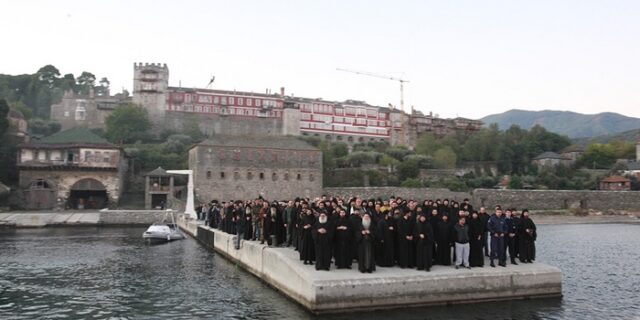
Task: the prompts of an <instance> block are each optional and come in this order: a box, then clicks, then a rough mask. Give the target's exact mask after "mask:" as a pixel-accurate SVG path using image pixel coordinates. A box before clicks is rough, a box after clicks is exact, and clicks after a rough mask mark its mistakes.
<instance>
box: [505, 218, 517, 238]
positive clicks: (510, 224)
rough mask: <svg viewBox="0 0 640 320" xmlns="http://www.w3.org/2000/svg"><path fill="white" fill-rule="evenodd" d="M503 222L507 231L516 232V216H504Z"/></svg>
mask: <svg viewBox="0 0 640 320" xmlns="http://www.w3.org/2000/svg"><path fill="white" fill-rule="evenodd" d="M504 222H505V224H506V228H507V231H506V232H507V233H515V234H518V220H516V218H513V217H511V218H505V219H504Z"/></svg>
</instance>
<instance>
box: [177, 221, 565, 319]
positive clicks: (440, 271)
mask: <svg viewBox="0 0 640 320" xmlns="http://www.w3.org/2000/svg"><path fill="white" fill-rule="evenodd" d="M178 224H179V225H180V227H181V228H182V229H183V230H184V231H185V232H187V233H189V234H190V235H192V236H193V237H195V238H196V239H198V240H199V241H200V242H202V243H203V244H204V245H205V246H207V247H210V248H213V249H214V250H215V251H216V252H218V253H220V254H222V255H224V256H225V257H227V258H228V259H229V260H231V261H232V262H235V263H238V264H239V265H241V266H242V267H243V268H244V269H246V270H247V271H249V272H251V273H252V274H254V275H255V276H256V277H258V278H260V279H262V280H263V281H265V282H266V283H268V284H269V285H271V286H272V287H274V288H276V289H277V290H279V291H281V292H282V293H283V294H285V295H286V296H288V297H289V298H291V299H293V300H295V301H296V302H298V303H299V304H301V305H302V306H304V307H305V308H307V309H308V310H310V311H311V312H313V313H316V314H323V313H339V312H349V311H357V310H360V309H366V310H369V311H370V310H375V309H390V308H400V307H412V306H429V305H446V304H458V303H471V302H486V301H495V300H513V299H533V298H548V297H561V296H562V273H561V271H560V269H558V268H556V267H553V266H549V265H545V264H541V263H533V264H520V265H517V266H511V265H509V266H508V267H507V268H502V267H498V268H491V267H488V266H487V267H484V268H473V269H471V270H468V269H460V270H456V269H454V268H453V267H445V266H434V267H433V268H432V269H431V272H426V271H418V270H415V269H400V268H399V267H393V268H381V267H377V268H376V271H375V272H374V273H370V274H366V273H360V272H358V270H357V264H354V265H353V266H352V269H350V270H349V269H340V270H337V269H335V266H332V268H331V271H316V270H315V267H314V266H312V265H304V264H303V263H302V261H300V260H299V259H298V252H297V251H295V250H293V249H292V248H270V247H267V246H266V245H261V244H259V243H258V242H255V241H242V244H241V248H240V249H239V250H236V249H235V247H234V243H233V238H234V236H233V235H229V234H226V233H224V232H221V231H218V230H215V229H211V228H209V227H206V226H202V225H198V223H197V222H195V221H193V220H186V219H184V218H183V217H180V218H179V219H178Z"/></svg>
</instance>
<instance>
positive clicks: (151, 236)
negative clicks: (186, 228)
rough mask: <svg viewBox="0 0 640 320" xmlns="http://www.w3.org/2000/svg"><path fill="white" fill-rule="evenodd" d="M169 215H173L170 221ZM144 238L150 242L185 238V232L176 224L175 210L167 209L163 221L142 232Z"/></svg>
mask: <svg viewBox="0 0 640 320" xmlns="http://www.w3.org/2000/svg"><path fill="white" fill-rule="evenodd" d="M167 216H170V217H171V222H170V223H169V222H167V220H168V219H167V218H168V217H167ZM142 238H143V239H145V240H147V241H149V242H167V241H173V240H180V239H184V234H182V232H180V229H179V228H178V226H177V225H176V222H175V219H174V217H173V211H171V210H167V212H166V213H165V215H164V218H163V219H162V221H161V222H159V223H154V224H152V225H151V226H149V228H148V229H147V231H145V232H144V233H143V234H142Z"/></svg>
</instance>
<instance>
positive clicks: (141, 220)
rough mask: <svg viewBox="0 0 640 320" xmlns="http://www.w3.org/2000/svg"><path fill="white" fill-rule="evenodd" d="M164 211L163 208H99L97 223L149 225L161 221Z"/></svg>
mask: <svg viewBox="0 0 640 320" xmlns="http://www.w3.org/2000/svg"><path fill="white" fill-rule="evenodd" d="M165 213H166V212H165V211H164V210H100V219H99V221H98V223H99V224H104V225H138V224H141V225H150V224H152V223H155V222H160V221H162V218H164V216H165ZM169 222H170V221H169Z"/></svg>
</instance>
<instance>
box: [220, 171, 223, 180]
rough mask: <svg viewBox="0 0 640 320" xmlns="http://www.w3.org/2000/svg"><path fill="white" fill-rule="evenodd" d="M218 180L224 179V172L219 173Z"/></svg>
mask: <svg viewBox="0 0 640 320" xmlns="http://www.w3.org/2000/svg"><path fill="white" fill-rule="evenodd" d="M220 179H224V171H222V172H220Z"/></svg>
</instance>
